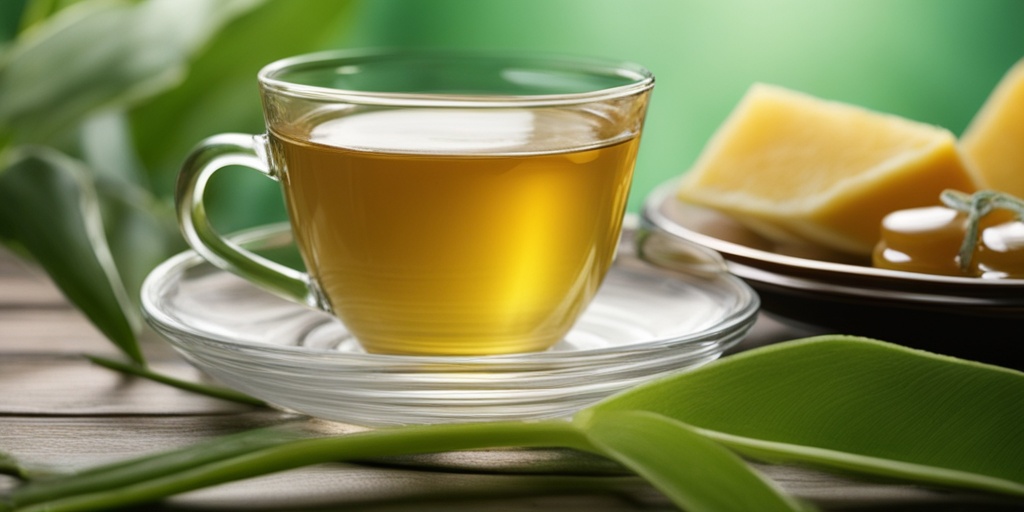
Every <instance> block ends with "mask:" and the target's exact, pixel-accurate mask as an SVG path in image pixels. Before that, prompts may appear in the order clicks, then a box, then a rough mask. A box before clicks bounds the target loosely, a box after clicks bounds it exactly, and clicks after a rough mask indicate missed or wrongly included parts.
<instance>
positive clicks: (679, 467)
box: [578, 410, 812, 512]
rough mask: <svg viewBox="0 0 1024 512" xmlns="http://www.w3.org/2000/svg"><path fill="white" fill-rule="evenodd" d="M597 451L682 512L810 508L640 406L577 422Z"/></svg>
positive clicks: (709, 443) (710, 443)
mask: <svg viewBox="0 0 1024 512" xmlns="http://www.w3.org/2000/svg"><path fill="white" fill-rule="evenodd" d="M578 423H579V424H580V427H581V429H582V430H583V431H584V432H585V433H586V436H587V438H588V439H590V441H591V442H592V443H594V445H595V446H597V447H598V448H599V450H600V452H601V453H603V454H605V455H606V456H608V457H611V458H613V459H615V460H617V461H619V462H620V463H622V464H623V465H625V466H627V467H629V468H630V469H632V470H633V471H635V472H636V473H637V474H639V475H640V476H643V477H644V478H646V479H647V481H648V482H650V483H652V484H654V486H655V487H657V488H658V489H661V491H662V492H664V493H665V494H666V495H667V496H669V497H671V498H672V500H673V501H674V502H675V503H677V504H679V505H681V506H682V508H683V509H684V510H686V511H687V512H750V511H752V510H756V511H758V512H773V511H777V512H793V511H800V510H811V509H812V507H810V506H809V505H805V504H801V503H798V502H796V501H795V500H793V499H792V498H790V497H788V496H786V495H785V493H783V492H782V490H781V489H779V488H777V487H776V486H775V485H774V484H773V483H772V482H770V481H769V480H767V479H765V478H764V477H762V476H761V475H759V474H757V473H756V472H755V471H754V470H753V469H751V467H750V466H749V465H747V464H746V463H745V462H744V461H743V460H742V459H740V458H739V457H738V456H737V455H736V454H735V453H733V452H731V451H729V450H728V449H726V448H725V447H723V446H722V445H721V444H718V443H716V442H714V441H712V440H710V439H708V438H706V437H704V436H702V435H700V434H699V433H698V432H696V431H695V430H694V429H692V428H691V427H689V426H687V425H685V424H683V423H681V422H678V421H675V420H672V419H671V418H667V417H665V416H661V415H658V414H654V413H650V412H646V411H617V410H610V411H607V412H604V411H603V412H598V413H596V414H592V415H585V417H584V419H583V421H579V422H578Z"/></svg>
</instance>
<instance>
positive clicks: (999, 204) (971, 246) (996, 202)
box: [939, 190, 1024, 273]
mask: <svg viewBox="0 0 1024 512" xmlns="http://www.w3.org/2000/svg"><path fill="white" fill-rule="evenodd" d="M939 199H940V200H941V201H942V204H944V205H946V206H947V207H949V208H952V209H954V210H957V211H959V212H963V213H966V214H967V229H966V232H965V233H964V241H963V243H962V244H960V252H959V253H958V254H957V263H958V264H959V265H960V270H962V271H964V272H965V273H966V272H967V271H968V270H969V269H970V267H971V259H973V257H974V251H975V250H976V249H977V248H978V236H979V233H978V232H979V230H980V229H981V219H982V218H983V217H985V216H986V215H988V214H989V213H991V212H992V211H993V210H996V209H1003V210H1010V211H1012V212H1014V214H1015V218H1016V219H1017V220H1019V221H1024V200H1021V199H1019V198H1017V197H1014V196H1012V195H1010V194H1007V193H1005V192H997V191H995V190H980V191H978V192H975V193H973V194H967V193H964V192H960V191H959V190H944V191H942V194H940V195H939Z"/></svg>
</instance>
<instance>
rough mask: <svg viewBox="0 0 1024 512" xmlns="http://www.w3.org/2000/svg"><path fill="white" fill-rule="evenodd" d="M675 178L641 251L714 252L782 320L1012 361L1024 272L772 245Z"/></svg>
mask: <svg viewBox="0 0 1024 512" xmlns="http://www.w3.org/2000/svg"><path fill="white" fill-rule="evenodd" d="M675 189H676V183H675V181H671V182H668V183H665V184H662V185H661V186H660V187H658V188H657V189H656V190H655V191H654V192H653V193H652V194H651V195H650V196H649V197H648V199H647V202H646V204H645V205H644V211H643V224H644V226H645V229H647V230H648V231H649V232H650V233H652V234H654V235H658V236H661V237H664V238H665V240H664V241H663V242H662V243H659V244H648V246H650V247H648V248H647V249H646V252H647V256H646V257H647V258H649V259H671V253H673V252H676V253H678V252H685V251H686V250H688V249H687V248H686V246H687V245H688V244H696V245H698V246H701V247H705V248H708V249H711V250H713V251H715V252H717V253H718V254H720V255H721V256H722V258H724V260H725V265H726V267H727V268H728V270H729V271H730V272H732V273H733V274H735V275H737V276H739V277H740V278H742V279H743V280H745V281H746V282H747V283H748V284H750V285H751V286H752V287H753V288H754V289H755V290H756V291H757V292H758V294H759V295H760V296H761V303H762V310H763V311H764V312H766V313H768V314H770V315H772V316H774V317H777V318H779V319H781V320H783V321H787V322H791V323H796V324H801V325H803V326H814V327H817V328H820V329H824V330H827V331H831V332H836V333H845V334H857V335H863V336H870V337H874V338H879V339H882V340H886V341H892V342H896V343H901V344H904V345H907V346H911V347H915V348H921V349H925V350H931V351H934V352H939V353H944V354H948V355H954V356H958V357H965V358H969V359H974V360H978V361H984V362H990V363H995V364H1000V365H1003V366H1011V367H1016V368H1021V367H1022V366H1024V357H1021V356H1013V355H1011V353H1014V352H1020V349H1019V346H1020V345H1024V279H978V278H969V277H947V276H936V275H927V274H917V273H910V272H899V271H893V270H886V269H879V268H873V267H871V266H870V262H869V261H857V260H852V259H849V258H848V257H844V256H842V255H837V254H833V253H829V252H813V251H808V250H806V249H801V248H796V247H788V246H781V245H778V244H775V243H773V242H771V241H769V240H766V239H764V238H762V237H760V236H758V235H757V234H756V233H754V232H752V231H750V230H749V229H746V228H745V227H743V226H742V225H740V224H738V223H737V222H735V221H733V220H732V219H731V218H729V217H728V216H727V215H724V214H722V213H720V212H716V211H714V210H710V209H706V208H702V207H699V206H695V205H692V204H687V203H684V202H682V201H679V200H678V199H676V197H675Z"/></svg>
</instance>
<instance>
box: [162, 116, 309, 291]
mask: <svg viewBox="0 0 1024 512" xmlns="http://www.w3.org/2000/svg"><path fill="white" fill-rule="evenodd" d="M266 140H267V139H266V135H255V136H254V135H247V134H241V133H225V134H221V135H214V136H212V137H209V138H207V139H205V140H203V141H202V142H200V143H199V144H198V145H197V146H196V147H195V148H193V150H192V152H191V153H189V155H188V158H187V159H186V160H185V163H184V164H183V165H182V167H181V170H180V172H179V173H178V182H177V185H176V190H175V206H176V207H177V211H178V226H179V227H180V228H181V232H182V234H183V235H184V237H185V241H187V242H188V244H189V245H190V246H192V248H193V250H195V251H196V252H197V253H198V254H199V255H200V256H202V257H203V258H205V259H206V260H207V261H209V262H210V263H211V264H213V265H214V266H216V267H219V268H221V269H223V270H227V271H229V272H233V273H235V274H237V275H239V276H241V277H242V278H244V279H246V280H248V281H250V282H252V283H254V284H256V285H258V286H260V287H263V288H265V289H267V290H269V291H271V292H273V293H276V294H278V295H281V296H282V297H284V298H286V299H290V300H293V301H296V302H299V303H301V304H305V305H307V306H310V307H313V308H316V309H324V308H323V307H321V305H320V304H321V302H320V301H319V300H318V299H317V295H316V293H315V292H314V291H313V287H312V286H311V281H310V278H309V275H308V274H306V273H304V272H300V271H298V270H295V269H292V268H289V267H286V266H284V265H281V264H279V263H275V262H273V261H270V260H268V259H266V258H263V257H261V256H259V255H257V254H254V253H252V252H250V251H247V250H245V249H243V248H242V247H241V246H239V245H238V244H235V243H233V242H232V241H231V240H228V239H227V238H225V237H223V236H221V235H220V233H218V232H217V231H216V230H214V229H213V226H212V225H211V224H210V219H209V217H207V214H206V207H205V205H204V203H203V196H204V194H205V192H206V185H207V183H208V182H209V180H210V177H211V176H213V173H215V172H217V171H218V170H220V169H223V168H224V167H227V166H231V165H239V166H243V167H248V168H250V169H254V170H257V171H259V172H260V173H261V174H263V175H264V176H267V177H268V178H270V179H273V180H275V181H276V180H277V176H276V175H275V173H274V172H273V170H272V169H271V167H270V165H269V164H268V159H267V142H266Z"/></svg>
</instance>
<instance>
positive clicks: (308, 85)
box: [176, 51, 654, 355]
mask: <svg viewBox="0 0 1024 512" xmlns="http://www.w3.org/2000/svg"><path fill="white" fill-rule="evenodd" d="M258 78H259V85H260V92H261V96H262V99H263V111H264V117H265V120H266V125H267V132H266V133H265V134H262V135H256V136H253V135H244V134H223V135H217V136H214V137H211V138H209V139H207V140H205V141H203V142H201V143H200V144H199V145H198V146H197V147H196V148H195V149H194V150H193V151H192V153H191V154H190V155H189V156H188V158H187V160H186V161H185V163H184V165H183V166H182V170H181V173H180V175H179V180H178V188H177V197H176V200H177V206H178V213H179V221H180V224H181V228H182V231H183V233H184V235H185V238H186V240H187V241H188V242H189V244H190V245H191V246H192V247H193V248H194V249H195V250H196V252H198V253H199V254H201V255H202V256H203V257H204V258H206V259H207V260H209V261H210V262H211V263H213V264H214V265H216V266H218V267H220V268H223V269H226V270H229V271H231V272H234V273H236V274H238V275H240V276H242V277H244V278H246V279H248V280H250V281H251V282H253V283H255V284H258V285H260V286H262V287H264V288H266V289H268V290H271V291H274V292H276V293H278V294H280V295H282V296H284V297H287V298H291V299H292V300H295V301H298V302H300V303H303V304H306V305H308V306H310V307H314V308H317V309H321V310H324V311H327V312H330V313H332V314H334V315H336V316H337V317H338V318H340V319H341V321H342V322H343V323H344V324H345V326H346V327H347V328H348V329H349V331H350V332H352V333H353V335H354V336H355V337H356V339H358V340H359V342H360V344H361V345H362V346H363V347H364V348H365V349H366V350H367V351H369V352H374V353H389V354H431V355H487V354H502V353H518V352H533V351H540V350H544V349H546V348H548V347H550V346H551V345H553V344H554V343H556V342H557V341H558V340H559V339H561V337H562V336H563V335H564V334H565V333H566V332H567V331H568V330H569V329H570V328H571V327H572V325H573V323H574V322H575V320H576V319H577V318H578V317H579V315H580V314H581V313H582V312H583V310H584V309H585V308H586V306H587V304H588V303H589V302H590V300H591V299H592V298H593V296H594V294H595V293H596V292H597V289H598V288H599V286H600V284H601V282H602V279H603V278H604V275H605V273H606V272H607V270H608V268H609V266H610V265H611V262H612V259H613V258H614V254H615V249H616V245H617V242H618V238H619V234H620V230H621V225H622V218H623V214H624V211H625V204H626V199H627V197H628V195H629V186H630V182H631V178H632V172H633V166H634V163H635V160H636V154H637V150H638V146H639V140H640V134H641V130H642V126H643V121H644V116H645V114H646V111H647V105H648V101H649V96H650V93H651V90H652V88H653V85H654V77H653V75H652V74H651V73H650V72H649V71H647V70H646V69H644V68H642V67H640V66H637V65H633V64H621V63H610V62H605V61H601V60H593V59H581V58H569V57H553V56H531V55H509V54H493V53H438V52H418V51H416V52H387V51H363V52H328V53H320V54H313V55H307V56H299V57H293V58H289V59H285V60H282V61H279V62H276V63H273V64H270V65H268V66H267V67H265V68H264V69H263V70H261V71H260V73H259V76H258ZM228 165H243V166H246V167H251V168H253V169H256V170H257V171H259V172H261V173H263V174H264V175H266V176H268V177H270V178H272V179H275V180H278V181H279V182H280V184H281V189H282V193H283V195H284V198H285V203H286V205H287V208H288V214H289V219H290V222H291V226H292V232H293V236H294V238H295V241H296V244H297V246H298V249H299V252H300V253H301V255H302V258H303V261H304V263H305V266H306V269H307V272H300V271H296V270H293V269H290V268H287V267H285V266H282V265H279V264H276V263H273V262H271V261H268V260H265V259H263V258H260V257H259V256H256V255H254V254H252V253H251V252H249V251H246V250H244V249H242V248H241V247H239V246H237V245H235V244H233V243H232V242H230V241H229V240H227V239H226V238H224V237H223V236H221V235H220V234H219V233H217V232H216V231H215V230H214V229H213V227H212V226H211V224H210V222H209V219H208V218H207V216H206V213H205V208H204V204H203V196H204V192H205V186H206V183H207V181H208V180H209V178H210V176H211V175H212V174H213V173H215V172H216V171H217V170H218V169H221V168H223V167H226V166H228Z"/></svg>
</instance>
